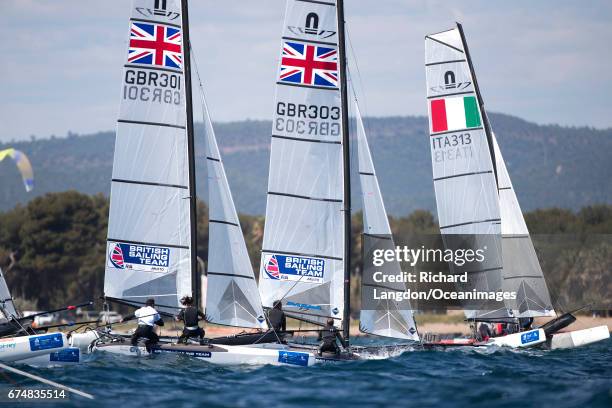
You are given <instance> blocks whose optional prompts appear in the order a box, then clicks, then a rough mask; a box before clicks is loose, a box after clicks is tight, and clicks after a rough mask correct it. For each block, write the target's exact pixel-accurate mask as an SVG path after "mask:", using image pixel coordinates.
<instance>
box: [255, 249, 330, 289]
mask: <svg viewBox="0 0 612 408" xmlns="http://www.w3.org/2000/svg"><path fill="white" fill-rule="evenodd" d="M263 269H264V271H265V273H266V274H265V275H264V277H266V278H268V279H272V280H280V281H294V282H300V283H323V280H324V279H323V278H324V275H325V260H324V259H319V258H311V257H306V256H297V255H279V254H273V255H272V254H269V255H266V256H265V257H264V260H263Z"/></svg>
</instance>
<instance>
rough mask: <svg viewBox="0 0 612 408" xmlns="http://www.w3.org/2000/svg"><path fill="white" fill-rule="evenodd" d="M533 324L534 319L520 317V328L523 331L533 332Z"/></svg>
mask: <svg viewBox="0 0 612 408" xmlns="http://www.w3.org/2000/svg"><path fill="white" fill-rule="evenodd" d="M532 324H533V317H519V326H520V327H521V330H522V331H528V330H531V325H532Z"/></svg>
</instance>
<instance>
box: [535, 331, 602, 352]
mask: <svg viewBox="0 0 612 408" xmlns="http://www.w3.org/2000/svg"><path fill="white" fill-rule="evenodd" d="M609 338H610V331H609V330H608V326H606V325H604V326H597V327H591V328H589V329H584V330H574V331H570V332H564V333H556V334H553V335H552V337H551V338H550V339H549V340H548V342H547V344H546V345H547V347H548V348H550V349H551V350H556V349H568V348H575V347H581V346H586V345H588V344H593V343H596V342H598V341H602V340H606V339H609Z"/></svg>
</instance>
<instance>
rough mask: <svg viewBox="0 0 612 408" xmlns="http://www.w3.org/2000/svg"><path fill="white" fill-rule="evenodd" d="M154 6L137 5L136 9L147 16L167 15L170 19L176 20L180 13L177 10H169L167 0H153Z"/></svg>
mask: <svg viewBox="0 0 612 408" xmlns="http://www.w3.org/2000/svg"><path fill="white" fill-rule="evenodd" d="M151 2H152V3H153V8H148V7H136V11H137V12H139V13H140V14H142V15H143V16H145V17H156V16H157V17H166V18H167V19H168V20H170V21H171V20H176V19H177V18H178V17H179V16H180V14H179V13H177V12H176V11H168V10H167V0H151Z"/></svg>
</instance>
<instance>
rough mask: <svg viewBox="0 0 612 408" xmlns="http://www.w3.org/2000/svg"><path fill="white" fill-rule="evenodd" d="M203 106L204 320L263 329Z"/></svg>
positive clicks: (252, 279)
mask: <svg viewBox="0 0 612 408" xmlns="http://www.w3.org/2000/svg"><path fill="white" fill-rule="evenodd" d="M203 104H204V114H205V119H204V120H205V123H206V162H207V168H208V199H209V201H208V214H209V219H208V223H209V227H208V228H209V229H208V272H207V276H208V284H207V294H206V318H207V321H209V322H211V323H215V324H223V325H227V326H236V327H251V328H262V329H265V328H267V324H266V319H265V316H264V313H263V309H262V306H261V299H260V297H259V292H258V291H257V283H256V282H255V275H254V273H253V267H252V266H251V261H250V260H249V254H248V252H247V248H246V244H245V242H244V235H243V234H242V229H241V228H240V220H239V219H238V214H237V213H236V207H235V206H234V200H233V199H232V194H231V192H230V189H229V184H228V182H227V177H226V175H225V169H224V167H223V162H222V161H221V155H220V154H219V147H218V145H217V139H216V137H215V132H214V129H213V126H212V122H211V120H210V116H209V114H208V108H207V107H206V103H205V101H204V100H203Z"/></svg>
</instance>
